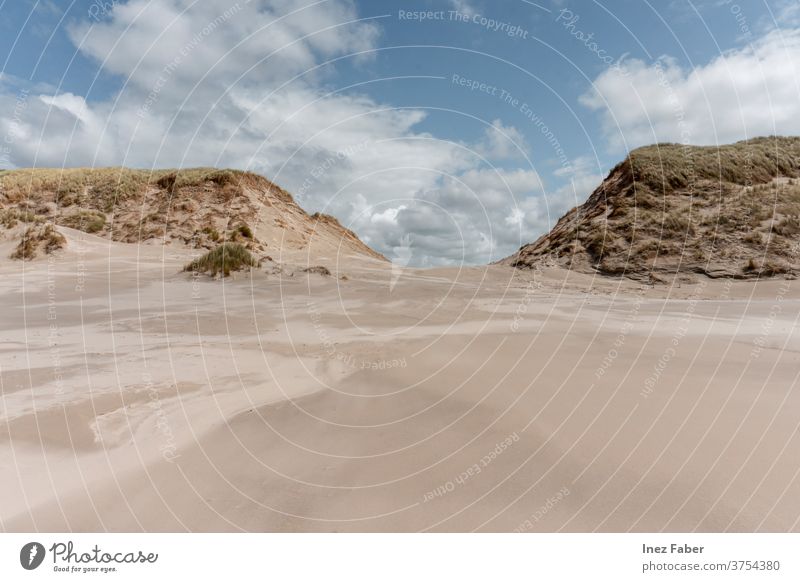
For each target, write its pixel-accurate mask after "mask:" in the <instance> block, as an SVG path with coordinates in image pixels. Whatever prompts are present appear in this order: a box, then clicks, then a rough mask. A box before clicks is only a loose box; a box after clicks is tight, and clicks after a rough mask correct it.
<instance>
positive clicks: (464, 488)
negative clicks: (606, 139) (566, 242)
mask: <svg viewBox="0 0 800 582" xmlns="http://www.w3.org/2000/svg"><path fill="white" fill-rule="evenodd" d="M60 230H61V231H62V232H64V233H65V234H66V235H67V236H68V239H69V246H68V248H67V250H65V251H63V252H61V253H59V254H57V255H55V256H54V257H52V258H45V259H42V260H37V261H34V262H32V263H25V264H23V263H19V262H11V261H8V260H5V259H4V260H2V261H0V298H1V299H0V300H1V301H2V307H3V317H2V320H0V338H1V339H0V342H1V343H0V379H1V381H2V386H1V387H2V406H1V407H0V526H2V529H3V530H5V531H34V530H47V531H52V530H75V531H86V530H90V531H92V530H110V531H141V530H144V531H184V530H191V531H221V530H224V531H229V530H230V531H239V530H246V531H354V530H355V531H420V530H427V531H473V530H480V531H510V530H522V531H629V530H633V531H662V530H664V531H687V530H699V531H787V530H792V531H798V530H800V522H799V521H798V520H799V519H800V476H799V475H798V472H800V435H798V427H800V391H798V390H797V378H798V373H800V333H798V330H797V318H798V315H800V283H798V282H796V281H784V280H773V281H764V282H759V283H752V282H746V283H745V282H736V283H731V282H725V281H711V280H706V279H704V280H700V281H699V283H697V284H683V285H681V286H680V287H677V286H676V287H666V286H665V287H656V288H643V287H640V286H639V284H637V283H634V282H629V281H628V282H619V281H615V280H609V279H602V280H601V279H595V278H593V277H591V276H588V275H576V274H569V273H567V272H565V271H561V270H558V269H551V270H544V271H542V272H538V273H534V272H532V271H525V272H515V271H513V270H511V269H508V268H505V267H497V266H495V267H483V268H469V269H460V270H459V269H437V270H414V269H405V270H400V269H398V268H396V267H395V268H394V270H393V269H392V267H391V266H389V265H385V264H381V263H379V262H378V261H375V262H365V261H363V260H362V262H360V263H357V262H355V261H350V262H344V263H342V264H338V265H337V264H334V263H331V262H329V263H327V266H329V267H331V269H332V270H333V271H334V272H335V273H338V275H339V276H341V275H345V276H346V280H345V279H340V278H339V277H324V276H320V275H302V274H300V273H299V272H298V273H294V275H293V276H292V273H293V272H294V271H296V269H293V268H291V265H290V266H288V267H286V268H285V270H284V273H283V274H282V275H281V274H269V275H268V274H266V273H264V272H258V273H254V274H252V275H244V274H238V275H237V276H236V277H235V278H233V279H230V280H226V281H224V282H221V281H212V280H210V279H207V278H199V279H197V278H193V277H192V276H191V275H188V274H184V273H180V272H179V270H180V267H181V266H182V265H183V264H184V263H185V262H186V261H187V258H188V256H189V251H187V250H185V249H181V248H177V247H172V246H166V247H162V246H158V245H143V246H136V245H124V244H119V243H111V242H109V241H107V240H104V239H99V238H95V237H92V236H90V235H85V234H83V233H79V232H77V231H71V230H68V229H60ZM6 246H7V245H6ZM9 252H10V247H9V248H6V247H5V246H3V247H2V248H0V255H2V256H7V255H8V254H9ZM282 258H283V259H286V258H287V257H282ZM295 259H296V262H297V264H298V265H302V264H303V261H304V258H303V257H302V256H297V257H295Z"/></svg>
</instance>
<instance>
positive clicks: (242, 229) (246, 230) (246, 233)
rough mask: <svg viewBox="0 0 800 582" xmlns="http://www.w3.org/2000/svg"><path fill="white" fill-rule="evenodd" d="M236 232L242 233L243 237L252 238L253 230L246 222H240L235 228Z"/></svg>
mask: <svg viewBox="0 0 800 582" xmlns="http://www.w3.org/2000/svg"><path fill="white" fill-rule="evenodd" d="M236 232H238V233H239V234H240V235H242V236H243V237H244V238H248V239H251V240H252V238H253V230H252V229H251V228H250V227H249V226H248V225H247V224H240V225H239V226H238V227H237V228H236Z"/></svg>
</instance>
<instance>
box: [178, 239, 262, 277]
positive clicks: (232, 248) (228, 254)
mask: <svg viewBox="0 0 800 582" xmlns="http://www.w3.org/2000/svg"><path fill="white" fill-rule="evenodd" d="M258 266H259V262H258V261H257V260H256V258H255V257H254V256H253V255H252V254H251V253H250V251H248V250H247V249H246V248H244V247H243V246H242V245H240V244H237V243H229V242H228V243H223V244H221V245H219V246H218V247H216V248H215V249H212V250H210V251H209V252H207V253H206V254H204V255H203V256H202V257H198V258H197V259H195V260H194V261H192V262H191V263H189V264H188V265H186V266H185V267H184V268H183V270H184V271H191V272H195V273H208V274H209V275H211V276H212V277H216V276H217V275H218V274H219V273H222V276H223V277H228V276H229V275H230V274H231V273H233V272H234V271H241V270H243V269H249V268H253V267H258Z"/></svg>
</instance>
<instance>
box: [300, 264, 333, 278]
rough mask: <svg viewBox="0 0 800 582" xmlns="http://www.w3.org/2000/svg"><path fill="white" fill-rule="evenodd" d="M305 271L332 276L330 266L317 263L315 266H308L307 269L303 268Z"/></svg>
mask: <svg viewBox="0 0 800 582" xmlns="http://www.w3.org/2000/svg"><path fill="white" fill-rule="evenodd" d="M301 271H302V272H303V273H308V274H310V275H322V276H323V277H330V276H331V271H330V269H328V267H324V266H322V265H315V266H313V267H306V268H305V269H301Z"/></svg>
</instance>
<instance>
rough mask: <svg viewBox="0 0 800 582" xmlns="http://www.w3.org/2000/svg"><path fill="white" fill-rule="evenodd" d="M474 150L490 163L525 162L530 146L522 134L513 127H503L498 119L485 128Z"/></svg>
mask: <svg viewBox="0 0 800 582" xmlns="http://www.w3.org/2000/svg"><path fill="white" fill-rule="evenodd" d="M475 149H476V151H477V152H478V153H479V154H481V155H482V156H484V157H485V158H487V159H489V160H492V161H503V160H514V159H516V160H525V159H526V158H527V156H528V155H529V154H530V146H529V145H528V142H527V141H526V140H525V136H524V135H522V132H521V131H520V130H518V129H517V128H516V127H514V126H513V125H503V122H502V121H501V120H499V119H495V120H494V121H492V124H491V126H489V127H487V128H486V130H485V132H484V136H483V139H482V140H481V141H480V142H479V143H478V144H477V145H476V148H475Z"/></svg>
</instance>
